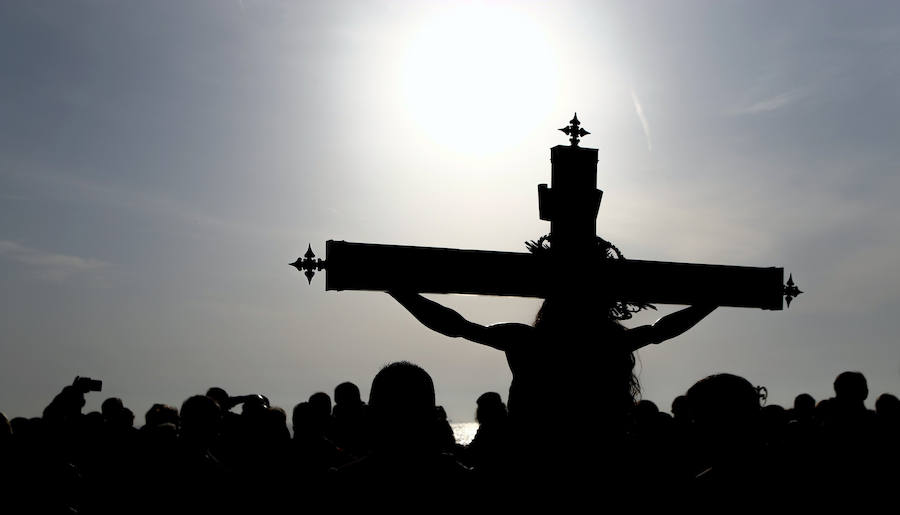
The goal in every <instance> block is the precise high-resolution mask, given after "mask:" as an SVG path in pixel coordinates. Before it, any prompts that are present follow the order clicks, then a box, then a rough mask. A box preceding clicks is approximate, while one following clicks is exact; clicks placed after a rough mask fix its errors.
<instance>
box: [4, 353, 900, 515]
mask: <svg viewBox="0 0 900 515" xmlns="http://www.w3.org/2000/svg"><path fill="white" fill-rule="evenodd" d="M89 386H90V385H88V384H87V383H86V381H85V380H84V378H78V379H76V381H75V382H74V383H73V384H72V385H69V386H66V387H64V388H63V389H62V391H61V392H60V393H59V394H58V395H57V396H56V397H55V398H54V399H53V400H52V401H51V402H50V404H49V405H48V406H47V407H46V408H45V409H44V411H43V416H41V417H36V418H23V417H16V418H12V419H11V420H10V419H7V418H6V417H5V416H2V415H0V459H2V463H3V467H2V474H3V475H2V478H0V479H2V484H3V485H4V487H5V488H4V490H5V493H4V494H3V499H2V502H3V506H4V507H6V508H7V509H8V508H10V507H17V509H13V510H11V511H7V512H8V513H16V512H22V513H25V512H30V513H124V512H128V513H188V512H190V513H214V512H215V513H260V512H275V511H299V509H300V508H301V507H302V506H307V507H308V506H310V505H313V504H315V503H316V502H317V501H321V502H322V503H323V504H327V505H330V506H332V507H333V508H335V507H345V508H349V507H352V506H355V505H357V504H366V505H368V504H369V503H372V502H377V500H378V499H381V500H382V501H385V500H386V499H397V498H403V499H419V500H429V502H435V501H437V500H440V502H441V503H442V504H441V505H442V506H444V507H446V506H448V503H450V504H452V503H453V502H461V501H462V500H463V499H471V496H473V495H476V494H477V495H482V494H485V495H491V494H493V495H494V497H495V499H498V500H502V499H503V498H506V497H508V498H509V500H510V501H514V500H516V497H517V496H518V500H519V501H521V500H522V497H521V496H522V495H523V492H521V491H519V492H518V493H517V492H516V491H515V489H510V487H511V486H514V485H517V484H525V483H528V482H531V483H540V484H543V485H550V486H552V487H561V482H565V484H571V483H570V482H571V481H572V480H573V478H575V477H576V476H577V477H578V478H579V479H580V481H581V482H582V483H583V484H589V483H590V484H593V485H594V486H595V487H596V486H597V485H601V486H602V485H606V486H616V487H617V488H618V487H620V486H621V484H620V483H621V482H619V483H617V482H616V480H615V478H616V477H619V478H626V480H623V481H627V482H632V481H633V479H634V478H638V477H639V478H640V482H642V483H645V482H652V483H654V484H658V485H666V486H667V487H669V488H673V487H674V488H675V489H677V490H680V491H682V492H688V491H692V492H698V493H716V494H721V493H723V492H730V493H735V494H738V495H741V494H745V495H754V494H756V493H758V492H759V489H760V488H761V483H762V484H765V485H766V487H767V488H770V489H782V490H784V492H785V493H789V494H790V493H794V494H798V493H801V492H807V493H809V492H814V491H822V490H823V489H828V488H834V489H836V491H843V492H861V491H866V490H871V489H877V488H889V487H890V486H891V485H896V484H897V483H896V481H897V479H898V477H900V476H898V464H900V459H898V458H900V440H898V438H897V436H898V430H900V400H898V398H897V397H896V396H894V395H892V394H889V393H884V394H882V395H880V396H879V397H878V398H877V400H876V401H875V404H874V405H875V410H874V411H873V410H870V409H867V408H866V406H865V403H864V402H865V400H866V399H867V398H868V396H869V392H868V388H867V384H866V379H865V377H864V376H863V375H862V374H861V373H859V372H844V373H842V374H840V375H839V376H838V377H837V378H836V379H835V381H834V396H833V397H831V398H827V399H822V400H820V401H818V402H816V401H815V399H813V398H812V397H811V396H810V395H809V394H805V393H803V394H800V395H797V397H796V399H795V401H794V403H793V406H791V407H789V408H784V407H781V406H778V405H774V404H768V405H766V404H765V389H763V388H757V387H755V386H753V384H752V383H750V382H749V381H748V380H746V379H744V378H742V377H739V376H736V375H732V374H715V375H711V376H708V377H706V378H703V379H701V380H700V381H698V382H697V383H696V384H694V385H693V386H692V387H691V388H690V389H689V390H688V391H687V392H686V393H685V394H684V395H682V396H679V397H677V398H676V399H675V400H674V401H673V403H672V407H671V408H672V409H671V414H669V413H666V412H664V411H660V410H659V409H658V407H657V406H656V405H655V404H654V403H653V402H651V401H650V400H646V399H644V400H640V401H638V402H636V403H633V404H632V405H631V407H630V409H629V410H628V411H627V414H626V415H625V420H624V424H625V427H626V430H625V432H624V433H623V434H622V435H621V438H620V439H619V440H617V441H615V442H611V441H599V442H598V441H584V440H571V439H570V440H566V441H559V440H556V441H553V442H550V443H549V445H548V443H547V442H546V441H542V438H543V435H544V434H547V433H546V431H545V430H543V429H542V428H545V427H546V426H547V425H549V424H554V423H556V422H557V421H559V420H560V419H562V418H565V417H579V416H580V415H578V414H576V413H560V412H557V411H556V409H557V407H558V406H553V405H548V406H546V407H545V408H546V409H545V415H546V416H545V417H544V418H543V419H542V420H533V421H530V427H531V428H532V439H531V441H530V442H529V441H523V440H522V439H521V438H517V437H513V435H514V434H519V435H520V434H522V429H521V428H515V427H513V425H514V424H515V423H516V422H515V418H513V417H511V416H510V413H509V412H508V410H507V408H506V405H505V404H504V402H503V399H502V397H501V396H500V394H498V393H496V392H487V393H484V394H483V395H481V396H480V397H478V399H477V400H476V403H475V404H476V409H475V416H476V420H477V422H478V424H479V427H478V430H477V433H476V434H475V437H474V439H472V441H471V443H469V444H468V445H465V446H463V445H459V444H457V443H456V442H455V440H454V438H453V432H452V429H451V426H450V423H449V422H448V420H447V417H446V414H445V413H444V411H443V409H442V408H440V407H439V406H438V405H437V404H436V399H435V393H434V391H435V390H434V385H433V383H432V379H431V377H430V375H429V374H428V373H427V372H426V371H425V370H423V369H422V368H420V367H418V366H416V365H414V364H411V363H408V362H396V363H392V364H390V365H387V366H386V367H384V368H383V369H382V370H381V371H380V372H379V373H378V374H377V375H376V377H375V378H374V380H373V381H372V385H371V390H370V396H369V402H368V404H366V403H365V402H364V401H363V400H362V399H361V397H360V391H359V388H357V386H356V385H354V384H353V383H349V382H345V383H341V384H339V385H338V386H337V387H336V388H335V390H334V400H335V403H334V405H333V406H332V398H331V396H329V395H328V394H326V393H324V392H316V393H314V394H312V395H310V396H309V399H308V400H307V401H303V402H300V403H298V404H297V405H296V406H295V407H294V409H293V411H292V413H291V423H290V426H291V427H292V428H293V431H292V432H291V431H289V424H288V420H287V414H286V412H285V411H284V410H283V409H281V408H278V407H275V406H271V405H270V404H269V401H268V399H267V398H266V397H265V396H263V395H244V396H229V395H228V393H227V392H225V390H223V389H222V388H218V387H213V388H210V389H209V390H208V391H207V392H206V394H204V395H193V396H191V397H188V398H187V399H186V400H185V401H184V403H182V405H181V406H180V408H178V407H175V406H168V405H164V404H155V405H153V406H152V407H151V408H150V409H149V410H148V411H147V412H146V414H145V415H144V423H143V424H141V426H140V428H139V429H138V428H136V427H135V423H134V415H133V413H132V411H131V410H129V409H128V408H127V407H126V406H125V404H124V403H123V401H122V400H121V399H119V398H116V397H110V398H107V399H106V400H104V401H103V403H102V405H101V410H100V411H99V412H97V411H92V412H88V413H83V407H84V404H85V395H87V394H89V392H90V390H89V388H88V387H89ZM581 409H585V410H600V411H602V410H604V409H605V408H604V406H602V405H599V404H595V405H588V406H583V407H582V408H581ZM586 433H587V432H586V431H579V432H578V433H577V435H578V438H583V435H584V434H586ZM549 434H552V435H553V436H554V438H556V437H558V436H559V435H558V433H556V432H553V431H550V432H549ZM604 438H608V435H604ZM592 446H601V447H606V448H607V450H611V449H615V453H613V454H615V455H617V456H627V460H621V461H617V460H611V461H608V462H606V461H604V462H596V461H590V462H583V463H582V464H581V465H580V466H575V467H574V468H573V469H572V470H568V471H565V470H560V469H555V468H547V463H545V462H542V461H540V460H539V459H535V460H532V458H534V457H536V456H538V457H539V454H535V453H536V452H543V451H544V450H546V449H548V448H553V449H555V450H556V452H557V453H559V454H560V455H565V456H567V457H568V458H569V459H567V460H566V462H567V463H570V464H574V463H578V457H579V456H582V455H583V454H582V450H583V449H588V448H590V447H592ZM536 450H538V451H536ZM590 455H595V454H590ZM611 455H612V454H611ZM523 481H524V482H525V483H523ZM826 491H827V490H826ZM385 502H387V501H385Z"/></svg>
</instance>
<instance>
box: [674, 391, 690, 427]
mask: <svg viewBox="0 0 900 515" xmlns="http://www.w3.org/2000/svg"><path fill="white" fill-rule="evenodd" d="M672 417H673V418H674V419H675V420H676V421H678V422H689V421H690V420H691V403H690V401H688V398H687V395H679V396H678V397H675V398H674V399H673V400H672Z"/></svg>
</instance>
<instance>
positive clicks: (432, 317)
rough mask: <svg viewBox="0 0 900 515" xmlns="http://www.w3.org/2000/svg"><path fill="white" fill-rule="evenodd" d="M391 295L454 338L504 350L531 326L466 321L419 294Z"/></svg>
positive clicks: (432, 325) (412, 311) (419, 319)
mask: <svg viewBox="0 0 900 515" xmlns="http://www.w3.org/2000/svg"><path fill="white" fill-rule="evenodd" d="M388 294H389V295H390V296H391V297H394V299H396V301H397V302H399V303H400V304H401V305H402V306H403V307H404V308H406V310H407V311H409V312H410V313H411V314H412V316H414V317H416V320H418V321H419V322H422V324H423V325H424V326H425V327H427V328H429V329H431V330H432V331H436V332H439V333H441V334H443V335H445V336H450V337H452V338H457V337H462V338H465V339H467V340H470V341H473V342H475V343H480V344H482V345H487V346H489V347H493V348H495V349H498V350H502V351H505V350H507V348H508V347H509V345H510V342H512V341H514V339H515V338H518V337H521V336H522V334H521V333H522V332H525V331H530V330H531V329H532V328H531V326H527V325H524V324H497V325H490V326H483V325H481V324H476V323H475V322H470V321H468V320H466V319H465V318H463V316H462V315H460V314H459V313H457V312H456V311H453V310H452V309H450V308H448V307H446V306H441V305H440V304H438V303H437V302H434V301H432V300H428V299H426V298H425V297H423V296H421V295H419V294H418V293H412V292H398V291H389V292H388Z"/></svg>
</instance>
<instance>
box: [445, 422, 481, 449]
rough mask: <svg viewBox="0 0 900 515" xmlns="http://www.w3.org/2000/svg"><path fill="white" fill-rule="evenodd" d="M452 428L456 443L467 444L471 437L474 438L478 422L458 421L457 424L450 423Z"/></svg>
mask: <svg viewBox="0 0 900 515" xmlns="http://www.w3.org/2000/svg"><path fill="white" fill-rule="evenodd" d="M450 427H452V428H453V436H454V437H456V443H458V444H460V445H469V442H471V441H472V438H475V432H476V431H478V422H460V423H458V424H450Z"/></svg>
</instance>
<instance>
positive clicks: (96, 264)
mask: <svg viewBox="0 0 900 515" xmlns="http://www.w3.org/2000/svg"><path fill="white" fill-rule="evenodd" d="M0 257H4V258H6V259H8V260H10V261H16V262H18V263H23V264H25V265H28V266H29V267H31V268H34V269H35V270H37V271H38V272H40V274H41V275H42V276H43V277H45V278H48V279H65V278H66V277H69V276H71V275H73V274H78V273H85V272H91V271H96V270H100V269H103V268H106V267H108V266H110V264H109V263H107V262H105V261H101V260H99V259H94V258H83V257H79V256H70V255H68V254H57V253H54V252H47V251H44V250H39V249H33V248H31V247H26V246H25V245H22V244H20V243H16V242H14V241H9V240H0Z"/></svg>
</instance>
